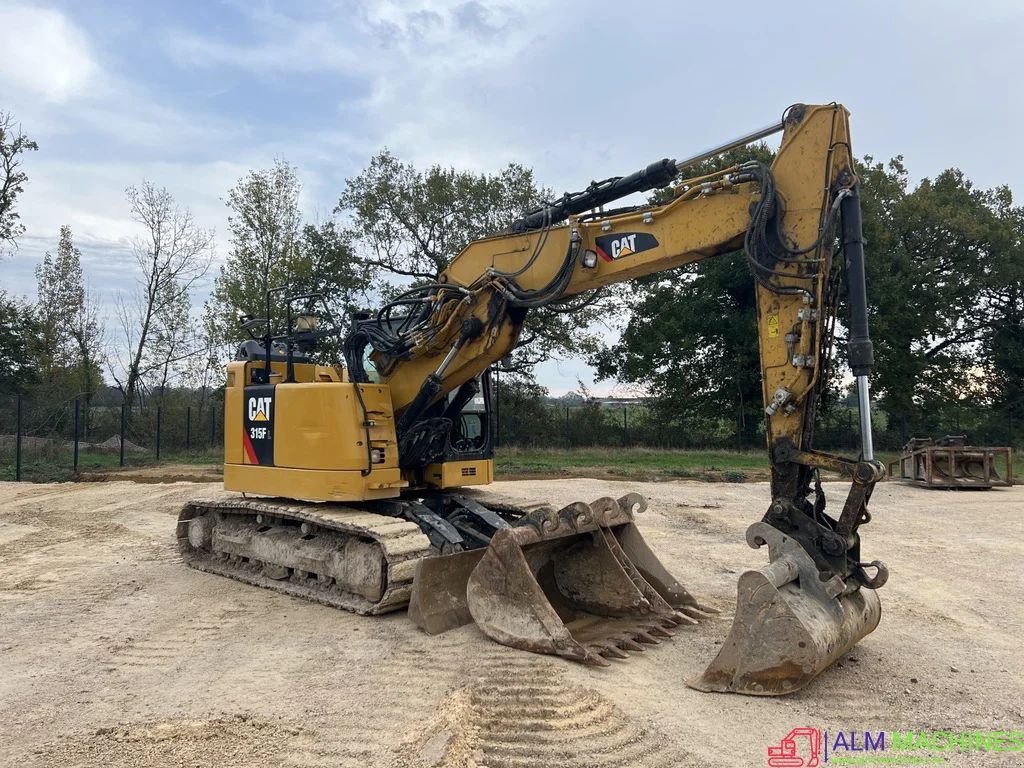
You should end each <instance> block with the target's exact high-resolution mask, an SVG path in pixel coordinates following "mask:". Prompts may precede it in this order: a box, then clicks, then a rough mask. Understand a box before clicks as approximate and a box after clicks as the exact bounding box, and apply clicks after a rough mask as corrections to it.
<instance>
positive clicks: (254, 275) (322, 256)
mask: <svg viewBox="0 0 1024 768" xmlns="http://www.w3.org/2000/svg"><path fill="white" fill-rule="evenodd" d="M300 191H301V190H300V186H299V181H298V176H297V175H296V169H295V168H294V167H293V166H291V165H289V164H288V163H287V162H285V161H284V160H277V161H275V163H274V166H273V167H272V168H269V169H265V170H254V171H250V172H249V174H248V175H247V176H246V177H244V178H243V179H240V180H239V182H238V183H237V184H236V185H235V187H234V188H232V190H231V192H230V193H229V195H228V201H227V205H228V208H229V209H230V211H231V213H230V215H229V217H228V228H229V231H230V233H231V251H230V253H229V254H228V258H227V262H226V263H225V264H224V265H223V266H222V267H221V270H220V274H219V275H218V276H217V279H216V281H215V284H214V289H213V294H212V296H211V297H210V300H209V302H208V303H207V305H206V323H207V325H208V326H209V328H210V335H211V336H212V337H213V339H215V340H216V341H217V342H219V343H222V344H225V343H227V344H235V343H238V342H240V341H242V340H244V339H246V338H248V334H246V332H245V331H244V330H243V329H242V327H241V326H240V324H239V322H238V318H239V316H240V315H251V316H253V317H263V316H264V315H265V314H266V307H265V304H266V292H267V290H268V289H270V288H276V287H278V286H287V287H288V288H289V292H290V293H293V294H302V293H313V292H321V293H324V294H325V295H326V297H327V299H328V303H329V306H330V307H331V310H332V312H333V313H334V314H335V318H336V320H338V321H341V320H342V319H343V317H344V315H345V314H347V313H348V312H349V311H351V310H352V309H353V308H354V307H355V306H356V305H357V304H359V303H360V301H359V299H360V298H361V297H362V296H363V295H364V293H365V291H366V289H367V288H368V287H369V275H368V274H367V272H366V270H365V268H364V267H363V266H362V265H360V264H359V263H357V262H356V260H355V259H354V258H353V253H352V245H351V243H350V238H349V235H348V234H347V233H345V232H343V231H341V230H339V229H338V227H337V226H336V225H335V224H334V222H324V223H321V224H307V225H305V226H303V225H302V221H301V213H300V211H299V193H300ZM272 311H276V312H281V311H282V310H281V307H275V308H273V310H272ZM274 319H275V322H276V323H277V324H278V325H277V328H278V329H280V328H281V326H282V325H283V322H282V315H280V314H279V315H277V316H276V317H275V318H274Z"/></svg>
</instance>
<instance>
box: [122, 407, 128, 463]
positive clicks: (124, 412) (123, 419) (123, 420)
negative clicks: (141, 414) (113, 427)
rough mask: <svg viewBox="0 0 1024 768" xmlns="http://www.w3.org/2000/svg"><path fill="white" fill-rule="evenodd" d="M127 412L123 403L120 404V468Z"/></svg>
mask: <svg viewBox="0 0 1024 768" xmlns="http://www.w3.org/2000/svg"><path fill="white" fill-rule="evenodd" d="M126 414H127V410H126V408H125V403H121V466H122V467H123V466H124V429H125V417H126Z"/></svg>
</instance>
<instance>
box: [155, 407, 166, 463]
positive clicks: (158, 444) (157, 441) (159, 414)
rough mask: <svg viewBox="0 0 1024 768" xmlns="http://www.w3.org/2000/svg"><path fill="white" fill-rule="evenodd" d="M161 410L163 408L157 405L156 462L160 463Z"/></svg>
mask: <svg viewBox="0 0 1024 768" xmlns="http://www.w3.org/2000/svg"><path fill="white" fill-rule="evenodd" d="M163 410H164V407H163V406H162V405H158V406H157V407H156V460H157V461H160V422H161V421H162V419H161V417H162V416H163Z"/></svg>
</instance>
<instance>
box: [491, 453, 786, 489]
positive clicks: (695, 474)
mask: <svg viewBox="0 0 1024 768" xmlns="http://www.w3.org/2000/svg"><path fill="white" fill-rule="evenodd" d="M494 466H495V473H496V474H497V475H498V476H499V477H507V478H513V477H521V476H524V475H525V476H531V475H551V476H562V477H584V476H585V477H595V478H600V477H616V478H618V477H621V478H626V479H633V480H635V479H644V480H665V479H677V478H686V479H696V480H705V481H709V482H730V483H741V482H745V481H749V480H764V479H767V477H768V457H767V455H766V453H765V452H764V451H682V450H659V449H655V448H577V449H565V448H562V449H553V448H514V447H512V448H500V449H498V452H497V455H496V456H495V458H494Z"/></svg>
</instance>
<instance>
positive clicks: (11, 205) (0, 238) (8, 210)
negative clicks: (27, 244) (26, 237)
mask: <svg viewBox="0 0 1024 768" xmlns="http://www.w3.org/2000/svg"><path fill="white" fill-rule="evenodd" d="M37 149H39V145H38V144H36V143H35V142H34V141H32V140H31V139H30V138H28V136H26V135H25V134H24V133H22V131H21V126H15V124H14V118H13V117H12V116H11V114H10V113H9V112H0V245H3V244H6V245H8V246H11V247H14V245H16V242H17V239H18V236H19V235H21V234H22V233H23V232H24V231H25V227H24V226H23V225H22V224H19V223H18V221H19V216H18V211H17V208H16V203H17V200H18V195H20V194H21V193H22V192H24V191H25V182H26V181H28V174H26V173H25V171H23V170H22V169H21V163H22V160H23V159H24V158H23V155H24V154H25V153H26V152H32V151H35V150H37Z"/></svg>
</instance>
